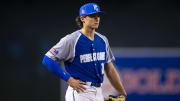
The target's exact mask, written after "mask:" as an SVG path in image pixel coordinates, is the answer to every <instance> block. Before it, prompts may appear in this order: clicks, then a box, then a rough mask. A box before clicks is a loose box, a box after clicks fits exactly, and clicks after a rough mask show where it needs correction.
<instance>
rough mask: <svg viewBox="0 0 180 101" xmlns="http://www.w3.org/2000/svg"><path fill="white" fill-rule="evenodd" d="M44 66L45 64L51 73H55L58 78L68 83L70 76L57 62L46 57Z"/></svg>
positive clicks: (43, 62)
mask: <svg viewBox="0 0 180 101" xmlns="http://www.w3.org/2000/svg"><path fill="white" fill-rule="evenodd" d="M42 64H44V65H45V66H46V67H47V68H48V70H49V71H51V72H53V73H54V74H55V75H56V76H57V77H59V78H61V79H63V80H65V81H68V80H69V78H70V75H69V74H67V73H66V72H64V70H63V69H62V68H61V67H60V65H59V64H58V63H57V62H56V61H55V60H52V59H51V58H49V57H48V56H45V57H44V59H43V61H42Z"/></svg>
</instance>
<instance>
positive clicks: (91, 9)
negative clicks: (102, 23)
mask: <svg viewBox="0 0 180 101" xmlns="http://www.w3.org/2000/svg"><path fill="white" fill-rule="evenodd" d="M95 13H99V14H100V15H103V14H104V12H103V11H101V10H100V7H99V5H97V4H96V3H87V4H85V5H83V6H81V8H80V11H79V16H84V15H90V14H95Z"/></svg>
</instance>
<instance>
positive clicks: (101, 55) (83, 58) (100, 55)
mask: <svg viewBox="0 0 180 101" xmlns="http://www.w3.org/2000/svg"><path fill="white" fill-rule="evenodd" d="M97 60H98V61H100V60H105V52H97V53H93V54H92V53H88V54H83V55H80V62H81V63H87V62H92V61H97Z"/></svg>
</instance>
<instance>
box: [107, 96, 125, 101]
mask: <svg viewBox="0 0 180 101" xmlns="http://www.w3.org/2000/svg"><path fill="white" fill-rule="evenodd" d="M125 100H126V97H125V96H123V95H121V96H113V95H109V97H106V98H104V101H125Z"/></svg>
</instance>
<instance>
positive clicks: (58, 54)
mask: <svg viewBox="0 0 180 101" xmlns="http://www.w3.org/2000/svg"><path fill="white" fill-rule="evenodd" d="M71 42H72V41H71V37H70V36H68V35H67V36H65V37H64V38H62V39H61V40H60V41H59V42H58V43H57V44H56V45H55V46H53V47H52V48H51V49H50V50H49V51H48V52H47V53H46V56H48V57H50V58H51V59H53V60H58V61H61V60H63V61H67V60H69V59H71V58H72V57H73V49H72V44H71Z"/></svg>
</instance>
